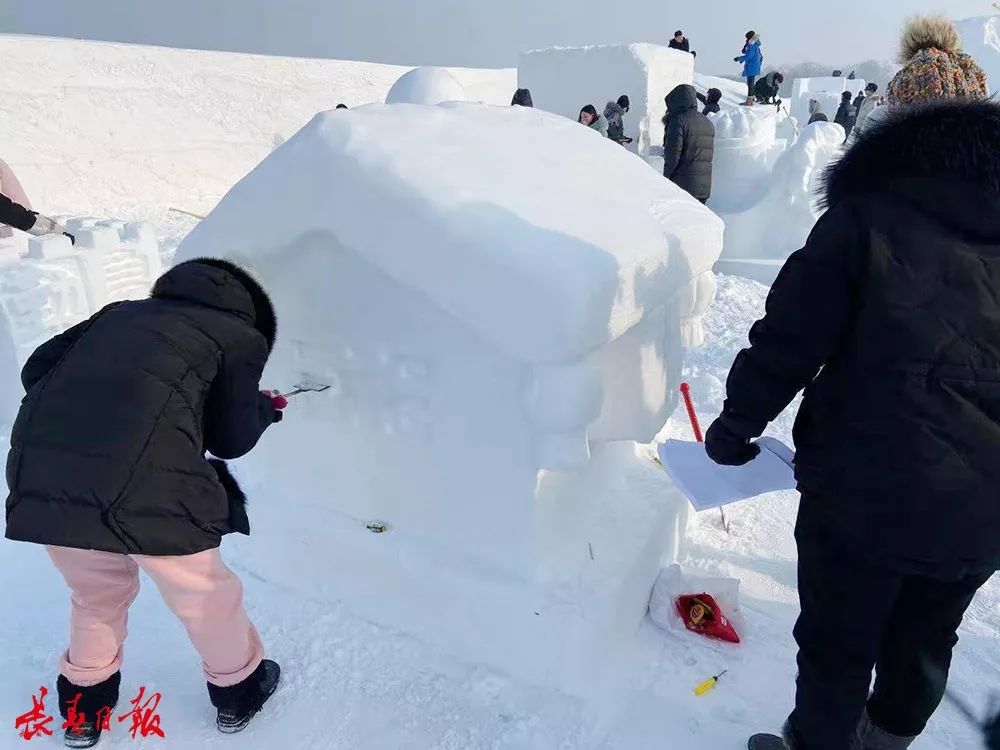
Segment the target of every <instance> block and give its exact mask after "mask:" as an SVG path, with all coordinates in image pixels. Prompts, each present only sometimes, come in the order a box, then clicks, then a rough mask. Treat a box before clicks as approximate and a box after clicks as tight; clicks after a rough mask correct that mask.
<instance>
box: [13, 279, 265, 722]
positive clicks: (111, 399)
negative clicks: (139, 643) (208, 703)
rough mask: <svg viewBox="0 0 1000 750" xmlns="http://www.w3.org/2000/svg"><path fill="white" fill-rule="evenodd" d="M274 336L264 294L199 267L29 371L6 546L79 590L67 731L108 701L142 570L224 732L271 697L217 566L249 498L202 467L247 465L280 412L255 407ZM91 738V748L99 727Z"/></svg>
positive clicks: (64, 689) (53, 346)
mask: <svg viewBox="0 0 1000 750" xmlns="http://www.w3.org/2000/svg"><path fill="white" fill-rule="evenodd" d="M275 334H276V323H275V317H274V311H273V309H272V306H271V303H270V300H269V299H268V297H267V294H266V293H265V292H264V290H263V289H262V288H261V287H260V286H259V285H258V284H257V283H256V282H255V281H254V280H253V279H252V278H251V277H250V276H249V275H248V274H247V273H246V272H245V271H243V270H242V269H240V268H238V267H237V266H235V265H233V264H231V263H228V262H226V261H220V260H214V259H202V260H195V261H190V262H187V263H183V264H181V265H179V266H177V267H175V268H173V269H172V270H170V271H168V272H167V273H165V274H164V275H163V276H162V277H161V278H160V279H159V280H158V281H157V282H156V285H155V286H154V287H153V291H152V295H151V297H150V298H149V299H145V300H140V301H132V302H121V303H116V304H113V305H110V306H108V307H106V308H105V309H104V310H102V311H100V312H99V313H97V314H96V315H94V316H93V317H92V318H90V319H89V320H87V321H84V322H83V323H80V324H79V325H76V326H74V327H72V328H70V329H69V330H67V331H66V332H65V333H62V334H60V335H58V336H56V337H55V338H53V339H52V340H50V341H48V342H47V343H45V344H42V346H40V347H39V348H38V349H37V350H36V351H35V353H34V354H32V355H31V357H30V358H29V359H28V362H27V363H26V364H25V366H24V369H23V372H22V374H21V377H22V381H23V384H24V388H25V391H26V393H27V395H26V396H25V398H24V401H23V403H22V406H21V409H20V413H19V414H18V417H17V421H16V422H15V425H14V429H13V433H12V435H11V449H10V455H9V456H8V459H7V485H8V487H9V490H10V494H9V496H8V498H7V513H6V522H7V523H6V536H7V538H8V539H13V540H18V541H24V542H32V543H35V544H43V545H46V548H47V550H48V552H49V555H50V557H51V558H52V560H53V562H54V564H55V565H56V567H57V568H59V570H60V572H61V573H62V574H63V576H64V578H65V579H66V582H67V584H68V585H69V587H70V589H71V590H72V591H73V619H72V622H73V627H72V632H71V637H70V647H69V650H68V651H67V652H66V654H65V656H64V657H63V659H62V662H61V665H60V673H61V674H60V678H59V682H58V688H59V699H60V708H61V710H62V711H63V715H64V716H65V715H66V710H67V703H68V701H70V700H72V698H73V697H74V696H75V695H76V694H77V693H81V694H82V695H83V696H84V698H83V700H82V704H84V705H88V706H91V708H92V709H93V711H92V712H91V717H93V715H94V714H93V712H94V711H96V710H97V709H98V708H100V706H101V705H109V706H113V705H114V702H115V701H116V700H117V697H118V684H119V681H120V672H119V668H120V665H121V655H120V649H121V642H122V640H123V639H124V637H125V618H126V617H127V612H128V606H129V604H130V603H131V601H132V599H133V598H134V597H135V593H136V591H137V590H138V585H139V578H138V571H139V569H140V568H141V569H143V570H145V571H146V572H147V573H148V574H149V575H150V577H151V578H152V579H153V580H154V581H155V582H156V584H157V586H158V588H159V589H160V592H161V594H162V595H163V598H164V600H165V601H166V603H167V605H168V606H169V607H170V608H171V609H173V610H174V612H175V613H176V614H177V616H178V617H179V618H180V619H181V621H182V622H183V623H184V625H185V627H186V628H187V630H188V633H189V635H190V637H191V640H192V642H193V644H194V646H195V647H196V648H197V649H198V651H199V652H200V654H201V657H202V660H203V663H204V671H205V675H206V679H207V681H208V683H209V695H210V697H211V699H212V702H213V704H214V705H215V706H216V707H217V709H218V712H219V715H218V724H219V728H220V730H222V731H236V730H238V729H239V728H242V726H245V724H246V721H248V720H249V718H250V717H251V716H252V715H253V714H254V713H255V712H256V711H257V710H259V709H260V707H261V705H262V704H263V701H264V700H266V698H267V696H268V695H269V694H270V692H271V691H273V689H274V686H275V685H276V683H277V676H278V668H277V664H275V663H274V662H271V661H269V660H265V659H264V658H263V646H262V645H261V642H260V637H259V636H258V635H257V631H256V630H255V629H254V627H253V625H252V624H251V623H250V621H249V619H248V618H247V616H246V613H245V611H244V609H243V606H242V590H241V586H240V582H239V579H238V578H236V576H235V575H234V574H233V573H232V572H231V571H229V569H228V568H226V566H225V565H224V564H223V563H222V560H221V558H220V556H219V545H220V543H221V539H222V536H223V535H225V534H229V533H233V532H238V533H242V534H249V533H250V525H249V522H248V519H247V514H246V509H245V507H244V497H243V494H242V492H240V490H239V487H238V485H237V484H236V482H235V480H234V479H233V478H232V477H231V476H230V475H229V473H228V472H227V471H226V469H225V464H224V463H223V462H222V461H219V460H215V459H209V458H206V452H207V453H209V454H211V455H212V456H215V457H218V458H219V459H228V458H238V457H240V456H243V455H245V454H246V453H248V452H249V451H250V450H251V449H253V447H254V446H255V445H256V444H257V441H258V440H259V439H260V437H261V435H263V433H264V431H265V430H266V429H267V428H268V427H269V426H270V425H272V424H273V423H274V422H277V421H279V420H280V418H281V412H280V411H279V408H283V406H284V403H283V401H282V400H281V399H280V398H278V397H276V396H273V395H271V394H269V393H264V392H261V390H260V378H261V373H262V372H263V369H264V365H265V363H266V362H267V359H268V355H269V354H270V351H271V348H272V346H273V345H274V340H275ZM95 634H96V635H95ZM102 634H103V635H102ZM102 702H103V703H102ZM88 731H89V732H90V733H91V734H94V735H96V737H94V741H95V742H96V738H97V737H99V735H100V727H99V726H98V727H94V726H90V727H89V729H88ZM77 739H79V738H77Z"/></svg>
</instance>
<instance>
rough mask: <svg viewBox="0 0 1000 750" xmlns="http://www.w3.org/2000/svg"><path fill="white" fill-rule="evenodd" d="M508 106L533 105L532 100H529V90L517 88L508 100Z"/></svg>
mask: <svg viewBox="0 0 1000 750" xmlns="http://www.w3.org/2000/svg"><path fill="white" fill-rule="evenodd" d="M510 106H512V107H514V106H518V107H534V106H535V105H534V102H532V101H531V92H530V91H528V89H518V90H517V91H515V92H514V97H513V98H512V99H511V100H510Z"/></svg>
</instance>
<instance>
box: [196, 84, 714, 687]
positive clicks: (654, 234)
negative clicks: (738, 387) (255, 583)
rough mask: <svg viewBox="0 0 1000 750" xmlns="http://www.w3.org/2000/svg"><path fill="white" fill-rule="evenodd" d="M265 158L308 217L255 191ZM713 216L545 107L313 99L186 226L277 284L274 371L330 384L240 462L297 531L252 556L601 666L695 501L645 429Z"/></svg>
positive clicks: (534, 654) (543, 670)
mask: <svg viewBox="0 0 1000 750" xmlns="http://www.w3.org/2000/svg"><path fill="white" fill-rule="evenodd" d="M595 173H596V174H600V175H602V179H604V180H606V181H608V182H609V183H611V184H623V185H628V186H629V190H628V191H623V192H622V193H615V192H614V191H611V192H605V191H598V190H593V189H592V179H591V176H592V175H593V174H595ZM275 184H281V185H282V190H281V193H280V195H281V201H282V202H283V204H287V206H288V207H291V206H295V211H296V215H298V216H300V217H302V222H301V223H298V224H295V225H294V226H292V227H291V230H292V231H290V226H289V225H288V224H287V223H286V224H280V225H279V224H278V223H275V222H271V221H268V220H267V218H266V217H267V216H269V215H273V211H274V209H275V206H274V200H275V192H274V189H273V186H274V185H275ZM266 206H270V209H269V211H264V210H263V209H264V208H265V207H266ZM278 209H279V210H283V209H282V208H281V207H280V206H279V207H278ZM289 210H290V208H289ZM722 231H723V225H722V222H721V221H720V220H719V219H718V217H716V216H715V215H714V214H713V213H712V212H711V211H709V210H708V209H706V208H705V207H704V206H702V205H701V204H700V203H698V202H697V201H695V200H694V199H693V198H691V197H690V196H689V195H687V194H686V193H684V192H683V191H681V190H680V189H678V188H677V187H676V186H674V185H673V184H671V183H670V182H668V181H666V180H664V179H663V178H662V177H660V176H659V175H657V174H655V173H654V172H652V171H651V170H649V169H648V168H647V167H646V165H645V164H644V163H643V162H642V161H641V160H640V159H636V158H635V157H634V156H633V155H632V154H629V153H628V152H627V151H625V150H624V149H622V148H621V147H619V146H618V145H617V144H615V143H612V142H611V141H609V140H607V139H606V138H600V137H599V136H598V135H597V134H596V133H594V132H593V131H591V130H589V129H587V128H582V127H580V126H579V125H577V124H576V123H574V122H570V121H567V120H565V119H563V118H561V117H557V116H555V115H552V114H549V113H546V112H542V111H539V110H534V109H523V108H510V107H485V106H480V105H472V104H449V105H447V106H434V107H432V106H416V105H385V106H383V105H373V106H368V107H363V108H358V109H354V110H351V111H350V112H346V113H345V112H339V113H329V114H322V115H318V116H317V117H316V119H314V120H313V122H312V123H310V124H309V125H308V126H307V127H305V128H304V129H303V130H302V131H301V132H300V133H298V134H297V135H296V136H294V137H293V138H292V139H290V140H289V141H288V142H287V143H285V144H284V145H282V146H281V147H280V148H279V149H278V150H277V151H275V152H274V153H273V154H272V155H271V156H270V157H268V158H267V159H265V160H264V162H262V163H261V164H260V166H258V167H257V169H255V170H254V171H253V172H251V173H250V174H249V175H248V176H247V177H245V178H244V179H243V180H242V181H241V182H240V183H239V184H237V185H236V186H235V187H234V188H233V189H232V190H231V191H230V193H229V194H228V195H227V196H226V197H225V198H223V200H222V201H221V203H220V204H219V205H218V206H217V207H216V209H215V210H214V211H213V212H212V213H211V214H210V215H209V216H208V217H207V218H206V219H205V220H204V221H202V222H201V223H199V224H198V226H197V227H195V229H194V230H193V231H192V232H191V234H190V235H189V236H188V237H187V238H186V239H185V240H184V242H183V243H182V244H181V246H180V247H179V248H178V252H177V261H178V262H182V261H184V260H188V259H191V258H195V257H199V256H204V255H224V256H225V257H228V258H230V259H231V260H234V261H236V262H238V263H241V264H243V265H244V266H246V267H247V268H248V270H250V271H251V272H252V273H254V274H256V275H257V276H258V278H259V279H260V280H261V282H262V284H263V285H264V286H265V288H266V289H267V290H268V293H269V294H270V296H271V298H272V300H273V302H274V304H275V307H276V314H277V317H278V320H280V321H281V324H280V332H279V336H278V342H277V344H276V346H275V349H274V352H273V354H272V357H271V360H270V362H269V364H268V369H267V371H266V373H265V379H266V380H267V381H268V383H270V384H273V385H274V386H275V387H279V388H289V387H291V386H292V385H294V384H295V383H297V382H300V381H302V380H315V381H320V382H323V383H328V384H330V385H331V386H332V387H331V388H330V389H329V390H328V391H326V392H324V393H318V394H305V395H303V396H297V397H296V399H299V400H297V401H293V404H292V406H291V407H290V408H289V410H288V411H287V412H286V416H285V419H284V420H283V422H282V424H281V425H280V426H279V427H278V428H276V429H274V430H269V431H268V433H267V434H266V435H265V437H264V440H263V442H262V445H261V447H260V449H259V450H257V451H255V452H254V453H253V454H251V456H249V457H248V459H247V460H246V461H245V462H243V464H242V466H241V470H242V472H243V475H244V476H243V478H244V479H245V480H246V485H247V487H253V488H254V489H253V495H254V496H255V497H259V498H260V501H259V502H254V503H252V504H251V506H250V507H251V512H252V513H253V514H254V518H253V523H254V526H255V539H254V543H255V544H259V545H262V546H263V547H265V548H270V549H275V548H277V547H276V546H275V545H278V546H280V547H281V548H282V549H286V550H288V554H287V555H286V554H283V555H282V556H281V557H280V559H277V558H274V557H273V556H268V557H267V558H263V559H261V561H260V563H259V564H260V569H259V573H260V574H261V575H265V576H266V577H268V578H269V579H271V580H280V581H282V582H283V583H285V584H287V585H290V586H297V587H302V590H303V591H308V592H310V595H311V596H312V595H315V594H316V592H317V591H320V590H322V591H325V592H327V595H329V597H330V599H331V601H332V600H339V601H344V602H347V603H348V604H349V605H350V606H351V607H353V608H354V609H356V610H358V611H361V612H363V613H365V614H366V615H367V616H370V617H372V618H374V619H377V620H379V621H380V622H384V623H387V624H390V625H392V626H394V627H397V628H401V629H404V630H406V631H407V632H411V633H414V634H416V635H418V636H419V637H421V638H426V639H427V640H429V641H431V642H434V643H436V644H438V645H439V646H441V647H443V648H446V649H449V650H451V651H452V652H455V653H458V654H459V655H460V656H461V657H462V658H464V659H467V660H470V661H474V662H478V663H488V664H491V665H493V666H495V667H497V668H500V669H503V670H506V671H509V672H512V673H515V674H518V675H520V676H522V677H524V678H527V679H530V680H532V681H535V682H538V683H541V684H545V685H553V686H556V687H559V688H561V689H564V690H567V691H570V692H574V693H579V694H586V693H588V692H589V691H593V690H595V689H596V686H606V685H608V684H610V683H609V680H610V679H611V677H610V675H611V673H612V672H613V671H614V668H615V666H616V663H617V662H616V661H615V660H616V658H618V657H620V656H621V654H622V652H623V651H625V650H627V649H628V647H629V645H630V644H631V643H632V638H633V636H634V634H635V631H636V628H637V627H638V625H639V623H640V621H641V619H642V617H643V615H644V613H645V608H646V603H647V601H648V597H649V591H650V588H651V586H652V582H653V580H654V579H655V576H656V573H657V570H658V568H659V565H660V562H661V560H662V559H663V558H664V557H670V556H672V555H673V554H674V552H675V551H676V546H677V544H678V542H679V534H680V533H681V529H683V527H684V525H683V523H682V516H683V514H684V513H685V512H686V511H685V508H686V502H685V501H684V500H683V499H682V498H681V496H680V495H679V493H677V491H676V490H675V488H673V486H672V485H671V483H670V481H669V479H667V478H666V476H665V475H664V474H663V473H662V472H658V471H657V467H656V466H655V465H654V464H652V463H651V462H650V461H648V460H647V459H645V458H641V457H639V456H638V455H637V454H636V448H635V443H634V441H639V442H648V441H649V440H651V439H652V438H653V436H654V435H655V434H656V433H657V432H658V431H659V429H660V428H661V427H662V425H663V423H664V422H665V420H666V418H667V417H668V416H669V414H670V413H671V412H672V411H673V410H674V408H675V406H676V391H677V385H678V382H679V373H680V366H681V356H682V354H681V323H680V321H681V318H682V317H685V316H690V315H693V314H695V313H696V310H697V308H698V304H700V302H701V301H703V300H699V302H698V303H696V302H695V301H694V300H692V299H690V295H689V292H690V288H691V285H692V284H695V285H702V286H703V282H699V281H698V280H699V279H702V278H703V277H705V276H706V275H710V274H711V270H710V269H711V266H712V264H714V262H715V261H716V260H717V258H718V256H719V253H720V250H721V247H722ZM650 482H652V483H653V485H652V486H654V487H656V488H657V490H656V492H655V493H654V497H653V498H650V491H649V487H650V486H651V485H650ZM373 520H378V521H380V522H382V523H386V524H388V526H389V528H390V531H389V532H388V533H385V534H378V535H373V534H372V533H371V532H370V531H369V530H368V529H367V528H366V526H367V524H368V523H370V522H371V521H373ZM288 539H295V540H296V544H295V545H292V548H291V549H290V548H289V545H288V544H287V540H288Z"/></svg>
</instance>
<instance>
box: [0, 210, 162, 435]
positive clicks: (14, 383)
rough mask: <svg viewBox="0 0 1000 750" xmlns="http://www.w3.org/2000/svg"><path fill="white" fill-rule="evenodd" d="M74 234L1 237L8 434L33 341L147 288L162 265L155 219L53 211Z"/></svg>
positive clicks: (3, 410) (3, 411)
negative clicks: (79, 215)
mask: <svg viewBox="0 0 1000 750" xmlns="http://www.w3.org/2000/svg"><path fill="white" fill-rule="evenodd" d="M56 219H57V221H59V223H61V224H63V225H64V226H65V227H66V228H67V230H68V231H70V232H71V233H73V234H74V235H75V236H76V247H74V246H73V245H72V244H70V241H69V238H68V237H64V236H62V235H51V236H47V237H33V238H31V239H29V238H28V235H26V234H23V233H20V232H16V233H15V234H14V236H12V237H8V238H4V239H2V240H0V387H2V395H0V423H2V424H3V427H2V428H0V429H3V433H4V434H5V435H6V434H8V433H9V431H10V430H9V428H10V426H11V419H12V417H13V415H14V414H16V412H17V403H18V402H19V401H20V397H21V394H22V393H23V389H22V387H21V381H20V377H19V373H20V368H21V367H22V366H23V365H24V363H25V361H26V360H27V358H28V357H29V356H30V355H31V353H32V352H33V351H34V350H35V348H36V347H37V346H38V345H39V344H42V343H43V342H45V341H47V340H48V339H50V338H51V337H53V336H55V335H56V334H59V333H62V332H63V331H65V330H66V329H67V328H69V327H70V326H73V325H76V324H77V323H79V322H81V321H83V320H86V319H87V318H89V317H90V316H91V315H93V314H94V313H96V312H97V311H98V310H100V309H101V308H103V307H105V306H106V305H108V304H110V303H111V302H117V301H119V300H123V299H141V298H143V297H146V296H148V295H149V290H150V288H151V287H152V286H153V282H154V281H155V280H156V279H157V278H159V276H160V273H161V272H162V270H163V267H162V263H161V259H160V249H159V244H158V242H157V239H156V233H155V232H154V230H153V228H152V226H150V225H149V224H146V223H142V222H135V223H126V222H123V221H119V220H115V219H111V220H105V221H100V220H98V219H92V218H75V219H71V218H66V217H56Z"/></svg>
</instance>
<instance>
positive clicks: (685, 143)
mask: <svg viewBox="0 0 1000 750" xmlns="http://www.w3.org/2000/svg"><path fill="white" fill-rule="evenodd" d="M665 101H666V104H667V114H666V116H665V117H664V118H663V126H664V134H663V176H664V177H666V178H667V179H668V180H670V181H672V182H674V183H675V184H676V185H677V186H678V187H681V188H684V190H687V191H688V192H689V193H691V195H693V196H694V197H695V198H697V199H698V200H700V201H701V202H702V203H705V202H706V201H707V200H708V199H709V197H711V195H712V159H713V157H714V155H715V126H714V125H712V122H711V120H709V119H708V118H707V117H706V116H705V115H703V114H701V113H700V112H699V111H698V92H697V91H695V88H694V86H691V85H689V84H681V85H680V86H677V87H676V88H675V89H674V90H673V91H671V92H670V93H669V94H667V97H666V100H665Z"/></svg>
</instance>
